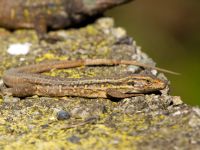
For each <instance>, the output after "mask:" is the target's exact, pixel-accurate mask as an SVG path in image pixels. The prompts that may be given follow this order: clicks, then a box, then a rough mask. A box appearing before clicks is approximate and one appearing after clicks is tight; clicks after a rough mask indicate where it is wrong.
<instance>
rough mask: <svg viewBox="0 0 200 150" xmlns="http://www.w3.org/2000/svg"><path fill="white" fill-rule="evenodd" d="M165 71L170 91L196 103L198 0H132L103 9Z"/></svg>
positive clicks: (199, 48)
mask: <svg viewBox="0 0 200 150" xmlns="http://www.w3.org/2000/svg"><path fill="white" fill-rule="evenodd" d="M106 16H110V17H114V19H115V22H116V26H121V27H123V28H125V29H126V30H127V33H128V35H130V36H132V37H133V38H134V40H136V41H137V44H138V45H140V46H142V50H143V51H144V52H146V53H147V54H148V55H149V56H150V57H151V58H153V59H154V61H156V62H157V65H158V66H159V67H162V68H166V69H170V70H173V71H176V72H179V73H181V75H180V76H176V75H169V74H167V77H168V79H169V80H170V81H171V94H172V95H180V96H181V97H182V100H183V101H184V102H186V103H188V104H191V105H200V96H199V94H200V88H199V87H200V60H199V59H200V1H199V0H167V1H159V0H135V1H133V2H131V3H128V4H126V5H123V6H119V7H117V8H114V9H111V10H109V11H107V13H106Z"/></svg>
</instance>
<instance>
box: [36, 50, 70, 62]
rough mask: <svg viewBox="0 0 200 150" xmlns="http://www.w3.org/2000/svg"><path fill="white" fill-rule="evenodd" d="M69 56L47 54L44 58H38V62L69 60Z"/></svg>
mask: <svg viewBox="0 0 200 150" xmlns="http://www.w3.org/2000/svg"><path fill="white" fill-rule="evenodd" d="M67 59H68V56H57V55H55V54H53V53H50V52H49V53H45V54H44V55H43V56H41V57H39V58H36V62H42V61H44V60H67Z"/></svg>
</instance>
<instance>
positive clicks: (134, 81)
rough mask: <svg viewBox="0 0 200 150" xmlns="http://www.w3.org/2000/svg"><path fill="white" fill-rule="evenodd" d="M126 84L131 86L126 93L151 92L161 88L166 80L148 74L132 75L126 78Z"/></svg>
mask: <svg viewBox="0 0 200 150" xmlns="http://www.w3.org/2000/svg"><path fill="white" fill-rule="evenodd" d="M126 84H127V85H129V86H132V88H129V89H127V91H126V93H142V94H144V93H151V92H155V91H159V90H162V89H164V88H165V87H166V85H167V82H166V81H164V80H161V79H159V78H157V77H154V76H150V75H134V76H129V77H128V78H127V81H126Z"/></svg>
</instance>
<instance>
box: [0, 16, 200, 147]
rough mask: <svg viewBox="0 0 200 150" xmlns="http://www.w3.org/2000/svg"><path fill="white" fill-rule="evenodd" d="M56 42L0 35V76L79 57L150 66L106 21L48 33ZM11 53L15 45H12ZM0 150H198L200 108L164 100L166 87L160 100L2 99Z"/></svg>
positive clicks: (82, 73) (99, 72)
mask: <svg viewBox="0 0 200 150" xmlns="http://www.w3.org/2000/svg"><path fill="white" fill-rule="evenodd" d="M49 34H50V35H51V36H55V37H57V36H59V37H61V39H62V40H60V41H57V42H55V43H47V42H45V41H42V42H38V38H37V35H36V33H35V31H32V30H16V31H14V32H13V33H11V32H8V31H6V30H4V29H1V30H0V35H1V36H0V48H1V51H0V60H1V61H0V63H1V68H0V69H1V70H0V71H1V72H0V75H1V76H2V73H3V71H4V70H6V69H8V68H10V67H16V66H22V65H27V64H31V63H38V62H41V61H49V60H55V59H56V60H63V59H77V58H82V59H84V58H115V59H134V60H138V61H141V62H145V63H148V64H151V65H154V64H155V63H154V62H153V61H152V59H151V58H149V57H148V56H147V55H146V54H145V53H143V52H141V50H140V47H138V46H137V45H136V43H135V41H134V40H133V39H132V38H131V37H129V36H127V34H126V31H125V30H124V29H123V28H119V27H114V22H113V20H112V19H110V18H101V19H99V20H97V22H96V23H95V24H92V25H88V26H86V27H83V28H81V29H70V30H60V31H56V32H51V33H49ZM16 43H21V44H23V43H28V44H25V45H28V46H25V47H26V48H27V47H29V46H30V49H29V51H28V52H26V53H24V54H23V55H16V54H17V53H19V52H21V50H23V48H17V51H18V52H17V53H16V52H14V53H13V51H12V52H11V51H8V49H9V48H11V45H12V44H16ZM15 46H16V45H15ZM130 72H131V73H140V72H146V73H153V74H155V75H157V76H158V77H159V78H164V79H166V77H165V76H164V75H163V74H162V73H157V72H156V71H155V70H143V69H141V68H139V67H136V66H112V67H80V68H76V69H63V70H52V71H51V72H50V73H47V74H49V75H52V76H57V75H58V76H61V77H72V78H81V77H96V76H97V77H98V76H101V77H107V76H110V75H121V74H126V73H130ZM0 114H1V115H0V148H1V149H3V148H4V149H198V148H199V146H200V140H199V139H200V138H199V137H200V109H199V108H198V107H190V106H188V105H187V104H184V103H183V102H182V101H181V99H180V97H178V96H170V95H169V87H167V88H166V89H165V90H163V91H161V94H158V95H157V94H151V95H144V96H139V97H132V98H126V99H123V100H121V101H118V102H113V101H111V100H109V99H86V98H79V97H60V98H56V97H37V96H33V97H26V98H24V99H19V98H17V97H10V96H6V97H3V98H2V99H1V100H0Z"/></svg>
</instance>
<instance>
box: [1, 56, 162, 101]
mask: <svg viewBox="0 0 200 150" xmlns="http://www.w3.org/2000/svg"><path fill="white" fill-rule="evenodd" d="M120 64H125V65H138V66H142V67H149V68H155V67H152V66H148V65H145V64H141V63H139V62H136V61H128V60H111V59H86V60H74V61H54V62H49V63H40V64H35V65H29V66H25V67H19V68H13V69H9V70H7V71H6V72H5V73H4V75H3V81H4V83H5V85H6V86H7V87H8V88H5V89H3V90H2V92H3V93H4V94H12V95H13V96H18V97H24V96H31V95H39V96H79V97H88V98H97V97H101V98H109V97H114V98H126V97H132V96H136V95H138V94H139V95H140V94H145V93H151V92H155V91H159V90H161V89H164V88H165V86H166V82H165V81H162V80H160V79H158V78H156V77H155V76H150V75H141V74H133V75H130V76H125V77H115V78H110V77H108V78H103V79H97V78H88V79H81V80H69V79H63V78H58V77H49V76H45V75H41V74H38V73H41V72H44V71H49V70H51V69H62V68H73V67H79V66H84V65H85V66H90V65H120Z"/></svg>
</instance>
